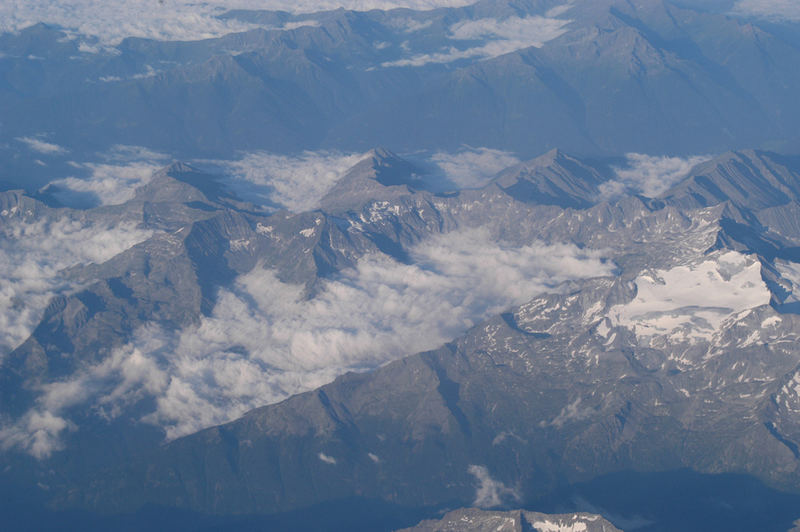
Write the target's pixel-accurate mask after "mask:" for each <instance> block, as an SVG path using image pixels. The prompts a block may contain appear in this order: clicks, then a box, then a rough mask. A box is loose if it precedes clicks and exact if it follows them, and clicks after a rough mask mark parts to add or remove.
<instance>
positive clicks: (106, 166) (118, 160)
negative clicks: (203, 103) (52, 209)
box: [50, 145, 169, 206]
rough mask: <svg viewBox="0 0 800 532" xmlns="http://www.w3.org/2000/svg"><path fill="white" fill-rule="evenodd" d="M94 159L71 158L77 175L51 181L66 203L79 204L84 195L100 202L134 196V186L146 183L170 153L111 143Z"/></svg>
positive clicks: (118, 202) (109, 202) (57, 194)
mask: <svg viewBox="0 0 800 532" xmlns="http://www.w3.org/2000/svg"><path fill="white" fill-rule="evenodd" d="M98 159H99V160H98V161H96V162H81V163H78V162H72V163H70V164H71V165H72V167H73V168H75V169H76V171H79V172H80V173H81V174H84V175H82V176H80V177H77V176H69V177H64V178H61V179H56V180H54V181H52V182H51V185H53V188H51V189H50V190H51V191H52V193H53V195H54V196H55V197H56V198H57V199H58V200H60V201H61V202H63V203H64V204H65V205H70V206H71V205H73V204H82V203H83V201H82V200H83V199H84V198H86V197H89V198H91V200H93V201H95V202H96V203H97V204H100V205H118V204H121V203H125V202H126V201H128V200H130V199H131V198H133V196H134V194H135V192H136V189H137V188H138V187H140V186H142V185H145V184H147V183H148V182H149V181H150V179H151V178H152V177H153V173H154V172H155V171H156V170H158V169H159V168H161V167H163V166H165V165H166V164H167V162H168V161H169V157H168V156H167V155H165V154H163V153H158V152H155V151H152V150H148V149H147V148H142V147H139V146H122V145H119V146H114V147H113V148H111V149H110V150H109V151H108V152H106V153H103V154H101V155H100V156H99V157H98Z"/></svg>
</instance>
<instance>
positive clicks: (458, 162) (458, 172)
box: [431, 148, 520, 188]
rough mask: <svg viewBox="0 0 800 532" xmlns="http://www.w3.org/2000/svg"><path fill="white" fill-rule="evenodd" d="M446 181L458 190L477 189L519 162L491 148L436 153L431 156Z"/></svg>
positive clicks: (511, 155) (505, 153) (510, 155)
mask: <svg viewBox="0 0 800 532" xmlns="http://www.w3.org/2000/svg"><path fill="white" fill-rule="evenodd" d="M431 162H433V163H434V164H436V165H437V166H438V167H439V168H440V169H441V171H442V172H443V173H444V175H445V177H446V178H447V180H448V181H450V182H452V183H453V184H455V185H456V186H457V187H458V188H477V187H480V186H483V185H485V184H486V183H488V182H489V181H490V180H491V179H492V177H494V176H495V175H496V174H497V173H498V172H500V171H501V170H504V169H506V168H508V167H509V166H513V165H515V164H518V163H519V162H520V161H519V159H517V158H516V157H515V156H514V155H513V154H511V153H510V152H507V151H502V150H494V149H491V148H464V149H462V150H461V151H458V152H455V153H448V152H437V153H435V154H433V155H432V156H431Z"/></svg>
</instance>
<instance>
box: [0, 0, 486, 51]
mask: <svg viewBox="0 0 800 532" xmlns="http://www.w3.org/2000/svg"><path fill="white" fill-rule="evenodd" d="M470 3H473V2H472V1H471V0H314V1H311V0H300V1H292V0H268V1H259V0H205V1H193V0H165V1H159V0H60V1H58V2H53V1H51V0H6V1H4V2H0V31H18V30H20V29H22V28H25V27H28V26H31V25H33V24H36V23H37V22H45V23H47V24H54V25H58V26H60V27H62V28H64V29H66V30H68V31H69V32H70V33H72V34H74V35H76V36H88V37H90V39H91V40H92V41H93V42H92V43H87V45H86V51H87V52H93V51H97V50H99V49H101V48H102V46H114V45H116V44H119V42H120V41H121V40H122V39H124V38H126V37H144V38H150V39H158V40H167V41H172V40H197V39H204V38H211V37H219V36H221V35H225V34H228V33H231V32H235V31H245V30H248V29H251V28H253V27H255V26H254V25H252V24H247V23H244V22H241V21H238V20H232V19H221V18H219V15H221V14H223V13H225V12H226V11H228V10H232V9H259V10H264V9H266V10H280V11H288V12H290V13H313V12H317V11H327V10H331V9H336V8H339V7H344V8H346V9H353V10H360V11H367V10H370V9H391V8H396V7H409V8H413V9H432V8H436V7H456V6H462V5H468V4H470ZM287 29H288V28H287ZM95 40H96V41H97V42H99V43H100V45H101V46H100V47H97V46H94V47H93V46H92V45H93V44H94V41H95Z"/></svg>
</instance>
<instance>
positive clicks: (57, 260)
mask: <svg viewBox="0 0 800 532" xmlns="http://www.w3.org/2000/svg"><path fill="white" fill-rule="evenodd" d="M151 235H152V232H151V231H148V230H142V229H139V228H137V227H136V225H135V224H132V223H131V222H119V221H116V220H110V221H108V222H106V223H92V222H87V221H80V220H74V219H70V218H68V217H58V218H54V219H49V218H47V219H41V220H34V219H29V214H28V213H27V212H26V211H25V207H24V206H14V207H10V208H6V209H4V210H3V211H0V272H2V276H0V363H1V362H2V359H3V357H4V356H5V355H6V354H7V353H8V352H9V351H10V350H11V349H13V348H15V347H17V346H18V345H19V344H20V343H21V342H22V341H23V340H25V339H26V338H27V337H28V336H29V335H30V333H31V332H32V330H33V328H34V327H35V325H36V324H37V323H38V321H39V320H40V319H41V316H42V313H43V312H44V309H45V308H46V306H47V304H48V302H49V301H50V299H51V297H52V296H53V295H54V294H56V293H59V292H61V291H63V290H65V289H67V288H68V287H69V284H68V283H67V282H66V281H65V280H64V279H63V277H62V276H61V275H60V273H59V272H60V271H61V270H63V269H64V268H67V267H69V266H74V265H77V264H82V263H88V262H95V263H101V262H104V261H106V260H108V259H110V258H111V257H113V256H114V255H116V254H118V253H120V252H122V251H124V250H125V249H127V248H129V247H131V246H133V245H134V244H136V243H138V242H141V241H143V240H145V239H147V238H149V237H150V236H151Z"/></svg>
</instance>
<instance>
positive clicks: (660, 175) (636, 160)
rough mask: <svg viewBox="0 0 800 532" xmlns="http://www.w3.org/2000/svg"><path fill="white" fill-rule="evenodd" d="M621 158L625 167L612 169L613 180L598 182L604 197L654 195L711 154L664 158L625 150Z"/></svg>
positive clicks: (665, 188)
mask: <svg viewBox="0 0 800 532" xmlns="http://www.w3.org/2000/svg"><path fill="white" fill-rule="evenodd" d="M625 158H626V159H627V161H626V162H627V164H626V166H624V167H618V168H615V173H616V179H613V180H611V181H607V182H606V183H603V184H602V185H600V193H601V195H602V196H603V197H604V198H606V199H612V198H616V197H619V196H622V195H623V194H628V193H636V194H643V195H645V196H648V197H651V198H652V197H656V196H658V195H660V194H661V193H663V192H665V191H666V190H667V189H669V188H670V187H671V186H672V185H674V184H675V183H677V182H678V181H680V180H681V179H683V178H684V177H686V176H687V175H688V174H689V172H690V171H691V169H692V168H694V167H695V166H696V165H698V164H700V163H702V162H704V161H707V160H709V159H710V158H711V156H708V155H696V156H692V157H667V156H654V155H646V154H643V153H629V154H627V155H626V156H625Z"/></svg>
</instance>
